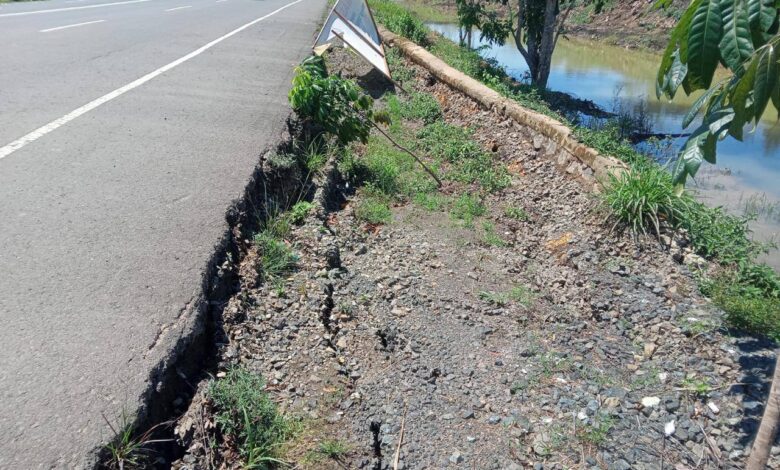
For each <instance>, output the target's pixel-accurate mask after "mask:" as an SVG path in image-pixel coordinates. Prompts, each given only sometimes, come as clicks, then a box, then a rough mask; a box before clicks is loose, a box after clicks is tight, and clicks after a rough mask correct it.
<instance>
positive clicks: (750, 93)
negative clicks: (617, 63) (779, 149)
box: [656, 0, 780, 185]
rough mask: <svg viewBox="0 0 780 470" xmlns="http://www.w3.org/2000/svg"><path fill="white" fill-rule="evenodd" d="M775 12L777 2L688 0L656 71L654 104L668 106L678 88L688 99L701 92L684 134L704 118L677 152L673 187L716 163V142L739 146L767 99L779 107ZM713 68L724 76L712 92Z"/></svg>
mask: <svg viewBox="0 0 780 470" xmlns="http://www.w3.org/2000/svg"><path fill="white" fill-rule="evenodd" d="M670 3H671V0H659V1H658V3H657V5H659V6H661V7H663V6H667V5H669V4H670ZM778 6H779V5H778V2H776V1H775V0H693V1H692V2H691V4H690V6H689V7H688V9H687V10H686V11H685V13H683V15H682V16H681V17H680V20H679V22H678V23H677V26H676V27H675V29H674V30H673V31H672V34H671V37H670V40H669V45H668V47H667V48H666V51H665V52H664V55H663V58H662V60H661V66H660V68H659V70H658V77H657V80H656V91H657V94H658V97H659V98H660V97H661V95H666V97H668V98H669V99H673V98H674V96H675V94H676V93H677V91H678V89H679V88H680V86H682V87H683V90H684V91H685V93H686V94H688V95H690V94H692V93H693V92H695V91H698V90H706V91H705V92H704V94H702V95H701V97H700V98H699V99H698V100H696V102H695V103H694V104H693V106H692V107H691V109H690V111H689V112H688V114H687V115H686V116H685V118H684V119H683V128H687V127H688V126H690V125H691V124H692V123H693V121H694V120H695V119H696V117H697V116H698V115H699V114H702V119H701V124H700V125H699V126H698V127H697V128H695V129H694V130H693V132H692V133H691V136H690V137H689V139H688V141H687V142H686V143H685V145H684V146H683V147H682V149H681V151H680V153H679V158H678V160H677V164H676V165H675V167H674V177H675V182H676V183H677V184H679V185H683V184H685V181H686V179H687V178H688V177H689V176H690V177H693V176H695V175H696V172H697V171H698V169H699V167H700V166H701V164H702V162H703V161H707V162H709V163H712V164H714V163H715V162H716V150H717V143H718V141H720V140H723V139H724V138H726V136H732V137H734V138H735V139H737V140H742V137H743V134H744V129H745V127H747V125H748V124H750V123H753V124H754V125H757V124H758V122H759V120H760V119H761V116H763V114H764V112H765V111H766V109H767V105H768V103H769V101H770V100H771V101H772V102H773V103H774V105H775V107H776V108H780V80H778V76H780V70H779V69H778V59H780V50H779V49H778V47H779V46H780V36H778V12H779V11H780V9H779V8H778ZM718 64H720V65H722V66H723V67H724V68H725V69H726V70H727V72H728V73H727V76H726V77H725V78H723V79H721V80H719V81H718V82H717V83H715V84H714V85H713V78H714V76H715V71H716V69H717V67H718Z"/></svg>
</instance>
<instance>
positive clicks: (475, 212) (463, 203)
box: [450, 194, 487, 228]
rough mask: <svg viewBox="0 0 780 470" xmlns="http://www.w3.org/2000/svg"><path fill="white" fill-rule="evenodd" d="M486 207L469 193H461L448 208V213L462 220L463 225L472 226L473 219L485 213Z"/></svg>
mask: <svg viewBox="0 0 780 470" xmlns="http://www.w3.org/2000/svg"><path fill="white" fill-rule="evenodd" d="M486 210H487V209H485V206H484V205H483V204H482V201H481V200H480V199H479V198H478V197H476V196H472V195H471V194H462V195H461V196H460V197H459V198H458V199H456V200H455V203H454V204H453V206H452V210H450V215H451V216H452V218H454V219H456V220H460V221H462V222H463V226H464V227H467V228H471V227H473V226H474V219H476V218H477V217H481V216H483V215H485V212H486Z"/></svg>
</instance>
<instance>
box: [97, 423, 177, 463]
mask: <svg viewBox="0 0 780 470" xmlns="http://www.w3.org/2000/svg"><path fill="white" fill-rule="evenodd" d="M103 420H104V421H105V422H106V425H107V426H108V428H109V429H110V430H111V432H112V433H113V434H114V437H113V439H112V440H111V442H109V443H108V444H106V446H105V449H106V450H107V451H108V455H109V461H108V462H107V467H108V468H111V469H118V470H124V469H135V468H146V467H147V465H149V464H150V462H149V454H150V452H151V450H150V449H149V446H150V445H152V444H155V443H160V442H166V441H167V439H153V435H154V433H155V432H156V431H157V430H158V429H159V428H161V427H164V426H168V425H170V424H171V423H170V422H164V423H160V424H157V425H155V426H152V427H151V428H150V429H148V430H147V431H146V432H144V433H143V434H141V435H136V433H135V432H134V429H135V428H134V427H133V417H132V416H131V415H130V414H128V413H127V412H126V411H125V410H122V413H121V414H120V415H119V422H118V423H117V427H114V425H112V424H111V422H110V421H109V420H108V418H106V416H105V415H103ZM117 428H118V429H117Z"/></svg>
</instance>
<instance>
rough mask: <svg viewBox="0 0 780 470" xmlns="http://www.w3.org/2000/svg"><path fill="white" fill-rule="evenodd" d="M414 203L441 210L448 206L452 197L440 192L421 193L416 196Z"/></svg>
mask: <svg viewBox="0 0 780 470" xmlns="http://www.w3.org/2000/svg"><path fill="white" fill-rule="evenodd" d="M414 203H415V204H417V205H418V206H420V207H422V208H424V209H426V210H429V211H432V212H434V211H440V210H442V209H443V208H445V207H447V205H448V204H449V203H450V199H449V198H448V197H447V196H443V195H441V194H438V193H432V194H428V193H419V194H417V195H416V196H415V197H414Z"/></svg>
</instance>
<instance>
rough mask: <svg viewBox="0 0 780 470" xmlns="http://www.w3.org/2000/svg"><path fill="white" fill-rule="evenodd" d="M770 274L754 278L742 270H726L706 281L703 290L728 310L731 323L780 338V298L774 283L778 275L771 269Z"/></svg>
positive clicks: (755, 332) (727, 315) (742, 328)
mask: <svg viewBox="0 0 780 470" xmlns="http://www.w3.org/2000/svg"><path fill="white" fill-rule="evenodd" d="M747 269H748V270H749V269H750V268H747ZM769 273H771V275H770V276H768V277H769V279H751V278H750V277H743V276H741V275H740V273H739V271H726V272H724V273H722V274H720V275H718V276H716V277H715V278H714V279H710V280H708V281H705V283H704V284H703V285H702V292H704V293H705V294H706V295H708V296H709V297H710V298H712V301H713V303H714V304H715V305H717V306H718V307H720V308H722V309H723V311H724V312H726V320H727V321H728V322H729V324H730V325H731V326H733V327H735V328H737V329H739V330H742V331H747V332H750V333H753V334H757V335H759V336H768V337H770V338H773V339H780V297H778V295H777V291H776V290H775V287H774V286H773V284H774V282H776V281H777V277H776V276H777V275H776V274H775V273H774V272H773V271H771V270H770V271H769ZM753 274H755V273H753ZM743 275H744V274H743ZM772 275H773V276H772ZM747 276H749V275H747Z"/></svg>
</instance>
